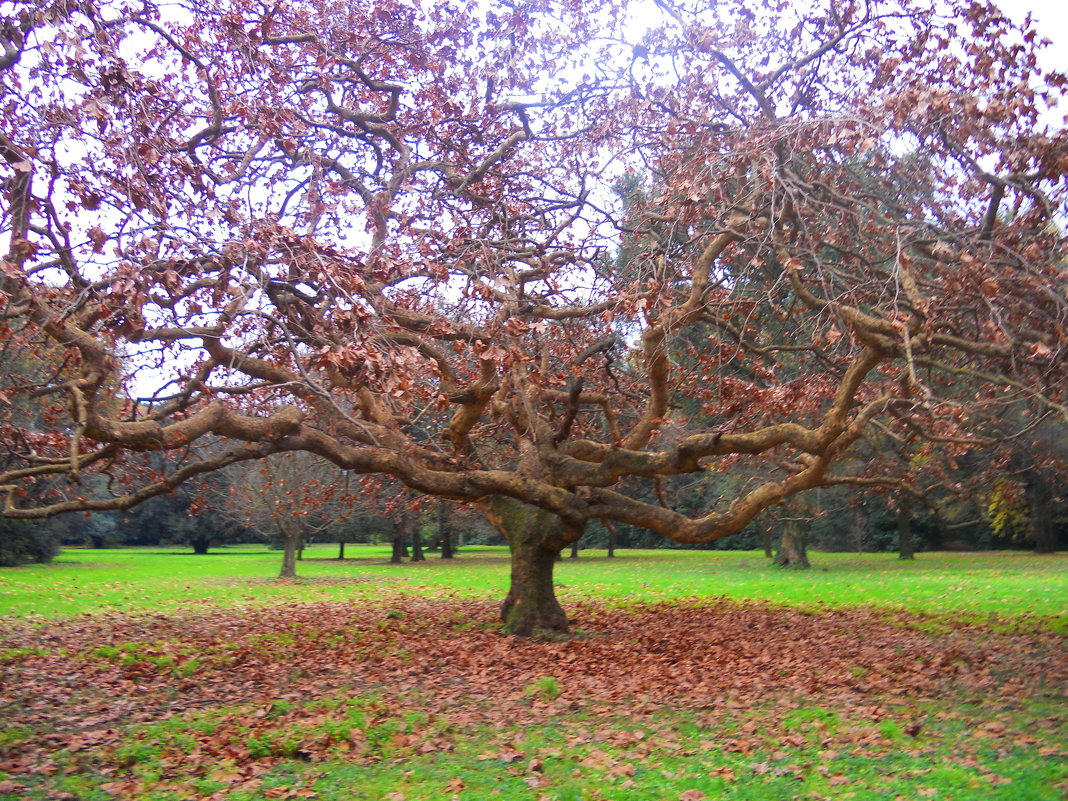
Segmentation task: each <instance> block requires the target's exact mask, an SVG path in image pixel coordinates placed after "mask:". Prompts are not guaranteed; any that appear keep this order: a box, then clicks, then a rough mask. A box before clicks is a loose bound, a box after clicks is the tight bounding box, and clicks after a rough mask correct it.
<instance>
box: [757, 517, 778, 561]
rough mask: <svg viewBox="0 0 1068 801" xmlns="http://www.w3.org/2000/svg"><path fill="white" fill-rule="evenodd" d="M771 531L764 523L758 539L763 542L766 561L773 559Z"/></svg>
mask: <svg viewBox="0 0 1068 801" xmlns="http://www.w3.org/2000/svg"><path fill="white" fill-rule="evenodd" d="M773 533H774V532H773V531H772V528H771V526H769V525H767V522H766V521H765V523H764V524H762V525H761V527H760V538H761V539H762V540H763V541H764V556H765V557H766V558H768V559H774V558H775V551H774V549H773V547H772V534H773Z"/></svg>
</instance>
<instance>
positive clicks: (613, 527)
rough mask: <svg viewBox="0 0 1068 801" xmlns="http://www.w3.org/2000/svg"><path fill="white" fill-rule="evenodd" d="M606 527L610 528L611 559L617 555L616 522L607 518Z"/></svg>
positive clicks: (609, 550) (609, 555)
mask: <svg viewBox="0 0 1068 801" xmlns="http://www.w3.org/2000/svg"><path fill="white" fill-rule="evenodd" d="M604 527H605V528H606V529H608V558H609V559H611V558H612V557H614V556H615V555H616V524H615V523H613V522H612V521H611V520H605V521H604Z"/></svg>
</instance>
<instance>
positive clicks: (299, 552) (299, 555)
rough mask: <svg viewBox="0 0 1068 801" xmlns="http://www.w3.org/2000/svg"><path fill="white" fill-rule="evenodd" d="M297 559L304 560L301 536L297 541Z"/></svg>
mask: <svg viewBox="0 0 1068 801" xmlns="http://www.w3.org/2000/svg"><path fill="white" fill-rule="evenodd" d="M297 561H298V562H303V561H304V538H303V537H301V538H300V539H299V540H298V541H297Z"/></svg>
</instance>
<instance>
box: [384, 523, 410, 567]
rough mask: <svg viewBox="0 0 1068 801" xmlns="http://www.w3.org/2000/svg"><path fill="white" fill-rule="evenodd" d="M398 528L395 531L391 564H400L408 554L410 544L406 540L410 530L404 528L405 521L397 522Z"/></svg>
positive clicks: (390, 558)
mask: <svg viewBox="0 0 1068 801" xmlns="http://www.w3.org/2000/svg"><path fill="white" fill-rule="evenodd" d="M396 526H397V527H396V529H395V530H394V532H393V553H392V554H391V555H390V557H389V563H390V564H391V565H399V564H400V563H401V562H402V561H403V560H404V557H405V556H407V555H408V544H407V542H405V540H407V538H408V532H407V531H405V530H404V523H403V522H401V523H398V524H396Z"/></svg>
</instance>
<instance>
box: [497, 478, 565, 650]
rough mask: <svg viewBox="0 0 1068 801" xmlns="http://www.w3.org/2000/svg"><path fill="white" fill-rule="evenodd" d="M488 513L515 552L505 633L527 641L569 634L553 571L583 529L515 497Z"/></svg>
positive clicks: (504, 607) (503, 616)
mask: <svg viewBox="0 0 1068 801" xmlns="http://www.w3.org/2000/svg"><path fill="white" fill-rule="evenodd" d="M485 511H486V516H487V518H488V519H489V520H490V522H492V523H493V524H494V526H496V527H497V529H498V530H499V531H501V533H502V534H504V536H505V537H506V538H507V540H508V545H509V548H510V550H511V557H512V573H511V585H510V587H509V590H508V596H507V597H506V598H505V599H504V603H503V604H502V605H501V622H502V623H504V627H505V629H506V630H507V631H509V632H510V633H512V634H516V635H519V636H521V637H535V636H545V635H550V636H554V635H566V634H568V632H569V627H568V620H567V614H566V613H565V612H564V609H563V607H562V606H560V602H559V601H558V600H557V598H556V591H555V590H554V588H553V568H554V567H555V565H556V561H557V559H558V558H559V557H560V552H561V551H562V550H563V549H564V548H565V547H567V546H568V545H569V544H571V543H573V542H576V541H578V538H579V537H581V536H582V529H581V528H578V527H575V526H569V525H567V524H566V523H565V522H564V521H563V520H562V519H561V518H560V517H558V516H557V515H554V514H552V513H551V512H546V511H543V510H540V509H535V508H533V507H531V506H527V505H526V504H522V503H519V502H517V501H513V500H511V499H505V498H494V499H492V501H491V502H490V504H489V505H488V507H487V508H486V510H485Z"/></svg>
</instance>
